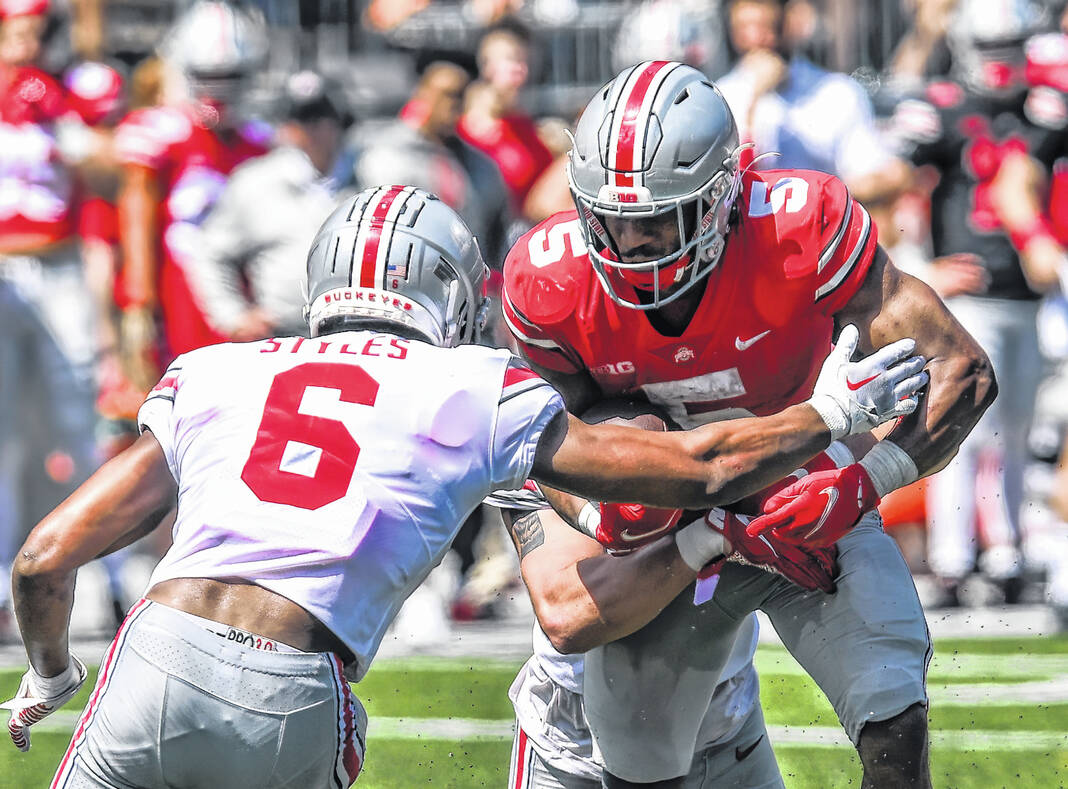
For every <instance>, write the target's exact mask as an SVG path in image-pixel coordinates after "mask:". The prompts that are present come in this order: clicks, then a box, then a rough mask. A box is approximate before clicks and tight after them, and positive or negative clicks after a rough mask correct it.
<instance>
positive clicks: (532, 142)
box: [456, 115, 553, 210]
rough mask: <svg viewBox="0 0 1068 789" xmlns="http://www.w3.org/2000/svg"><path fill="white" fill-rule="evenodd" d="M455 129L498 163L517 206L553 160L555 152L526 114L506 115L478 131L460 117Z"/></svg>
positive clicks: (518, 207)
mask: <svg viewBox="0 0 1068 789" xmlns="http://www.w3.org/2000/svg"><path fill="white" fill-rule="evenodd" d="M456 132H457V133H458V134H459V135H460V137H461V138H463V139H464V140H465V141H466V142H468V143H469V144H471V145H473V146H474V147H476V148H478V149H479V150H480V151H482V153H484V154H486V156H488V157H489V158H491V159H492V160H493V161H494V162H496V163H497V167H499V168H500V171H501V176H502V177H503V178H504V183H505V185H506V186H507V187H508V191H509V192H510V193H511V195H512V202H513V203H514V204H515V208H516V210H519V209H521V208H522V207H523V201H524V200H526V199H527V193H528V192H530V188H531V187H532V186H534V182H535V181H537V180H538V178H540V177H541V174H542V173H543V172H545V169H546V168H547V167H548V166H549V165H550V164H552V162H553V155H552V153H551V152H550V151H549V149H548V148H546V147H545V143H543V142H542V141H541V138H540V137H538V130H537V128H535V126H534V122H533V121H531V119H530V118H528V117H527V116H526V115H506V116H505V117H503V118H501V119H500V120H498V121H497V122H496V124H494V125H493V127H492V128H491V129H489V130H488V131H486V132H484V133H481V134H477V135H476V134H475V133H474V131H473V130H472V129H471V127H470V126H468V124H467V123H465V122H464V119H463V118H460V122H459V124H457V126H456Z"/></svg>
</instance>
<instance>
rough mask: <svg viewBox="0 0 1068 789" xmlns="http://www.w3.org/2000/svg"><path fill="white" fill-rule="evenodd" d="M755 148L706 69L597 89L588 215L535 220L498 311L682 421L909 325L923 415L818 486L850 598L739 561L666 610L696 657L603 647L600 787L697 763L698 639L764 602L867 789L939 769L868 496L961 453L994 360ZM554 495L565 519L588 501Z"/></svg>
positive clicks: (598, 656)
mask: <svg viewBox="0 0 1068 789" xmlns="http://www.w3.org/2000/svg"><path fill="white" fill-rule="evenodd" d="M739 153H740V151H739V145H738V136H737V131H736V127H735V124H734V119H733V118H732V116H731V114H730V111H729V109H728V108H727V106H726V104H725V103H724V101H723V99H722V96H721V95H720V93H719V92H718V90H716V88H715V87H714V86H713V85H712V83H711V82H709V81H708V79H707V78H706V77H705V76H704V75H702V74H701V73H700V72H698V71H696V70H694V69H692V68H689V67H687V66H684V65H682V64H679V63H673V62H667V61H654V62H646V63H641V64H639V65H637V66H634V67H632V68H629V69H627V70H625V71H624V72H622V73H621V74H620V75H619V76H617V77H616V78H615V79H614V80H612V81H611V82H610V83H609V84H607V85H605V86H604V87H603V88H602V89H601V90H599V91H598V92H597V94H596V95H595V96H594V98H593V99H592V101H591V102H590V104H589V105H588V106H587V108H586V110H585V112H584V113H583V115H582V117H581V119H580V120H579V123H578V127H577V129H576V133H575V143H574V146H573V148H572V151H571V157H570V161H569V166H568V178H569V181H570V184H571V189H572V194H573V196H574V199H575V203H576V207H577V211H576V212H567V213H562V214H557V215H556V216H553V217H551V218H550V219H548V220H546V221H545V222H543V223H541V224H540V225H538V226H537V227H535V228H534V229H533V230H531V231H530V232H529V233H528V234H527V235H526V236H524V237H523V238H521V239H520V240H519V241H518V242H517V244H516V245H515V247H513V249H512V251H511V253H510V254H509V257H508V260H507V262H506V265H505V292H504V300H505V303H504V312H505V316H506V318H507V321H508V324H509V326H510V328H511V330H512V332H513V333H514V335H515V337H516V339H517V340H518V342H519V345H520V347H521V349H522V350H523V352H524V353H525V354H526V356H527V357H528V358H529V360H530V361H531V362H532V363H533V364H534V366H535V367H536V369H537V370H538V371H539V372H540V373H541V374H542V375H544V376H545V377H546V378H547V379H549V380H551V381H552V382H553V383H554V385H556V386H557V388H558V389H559V390H560V391H561V392H562V393H563V394H564V397H565V400H566V401H567V404H568V407H569V408H570V409H571V410H572V411H577V412H581V411H582V410H584V409H586V408H587V407H589V405H590V404H591V403H593V402H595V401H596V400H598V399H601V398H603V397H605V396H613V395H618V394H622V393H630V394H634V395H641V396H644V397H645V398H647V399H648V400H650V401H651V402H653V403H655V404H657V405H660V406H661V407H662V408H664V409H666V410H667V411H668V413H669V414H670V415H671V416H672V417H673V418H674V419H675V420H676V421H677V422H679V423H680V424H682V425H683V426H690V425H693V424H697V423H701V422H707V421H713V420H723V419H729V418H732V417H736V416H742V415H750V414H755V415H757V416H761V415H766V414H771V413H773V412H774V411H776V410H778V409H780V408H782V407H783V406H785V405H786V404H788V403H792V402H798V401H800V400H803V399H804V398H806V397H807V396H808V393H809V392H810V391H811V387H812V386H813V382H814V381H815V380H816V378H817V374H818V372H819V370H818V368H819V361H820V359H821V357H822V356H823V354H824V353H825V352H826V350H827V348H828V347H829V345H830V343H831V341H832V339H833V338H834V336H835V334H836V333H837V331H838V330H840V329H841V327H843V326H845V325H847V324H856V326H857V327H858V328H859V333H860V336H859V347H860V348H861V350H863V351H870V350H871V349H872V348H873V347H879V346H881V345H884V344H886V343H888V342H890V341H893V340H896V339H898V338H900V337H902V336H904V334H905V333H908V334H909V335H911V336H914V337H915V338H916V341H917V350H918V352H919V353H922V354H923V355H924V356H926V357H927V358H928V359H929V360H930V362H929V364H928V370H929V372H930V374H931V383H930V387H929V390H928V391H927V393H926V395H925V398H924V401H923V406H922V407H921V408H919V409H917V411H916V412H915V413H914V414H913V415H911V416H909V417H906V418H905V419H903V420H901V421H900V422H899V423H898V424H897V425H896V427H895V428H894V429H893V430H892V431H891V432H890V434H889V437H888V438H887V437H884V438H883V440H881V441H879V442H878V443H875V444H874V446H873V447H872V448H871V450H870V451H867V452H866V454H864V456H863V458H862V459H861V461H860V463H859V466H858V467H854V464H852V463H849V464H847V465H846V468H847V469H849V471H848V473H845V472H843V473H841V474H834V475H832V476H833V478H832V479H831V480H830V481H829V482H828V484H827V485H826V486H824V488H823V489H821V491H820V492H819V493H820V495H822V496H823V497H824V498H825V506H824V509H823V511H822V512H821V515H820V517H821V518H822V519H823V522H824V524H826V523H832V524H834V526H833V528H834V529H835V530H837V531H838V532H844V533H845V534H844V536H843V537H842V538H841V539H840V540H839V541H838V542H837V544H836V547H837V549H838V556H837V560H838V566H839V574H838V577H837V593H836V594H834V595H827V594H825V593H823V592H820V591H806V590H803V589H801V588H799V587H797V586H794V585H791V584H790V583H789V582H787V581H786V580H785V579H784V578H783V577H781V576H780V575H777V574H773V573H767V572H765V571H763V570H760V569H757V568H754V567H751V566H744V565H741V564H738V563H734V562H728V563H727V564H726V565H724V566H723V568H722V570H721V572H720V574H719V580H718V584H717V585H716V586H715V588H714V594H713V596H712V599H711V603H710V604H708V605H703V606H694V607H689V608H687V609H685V610H683V609H681V608H678V607H675V608H671V609H668V611H667V612H666V614H665V615H669V614H670V615H673V616H676V617H677V621H676V622H675V626H677V627H679V628H689V632H690V633H692V644H691V646H690V649H689V650H687V651H686V653H685V660H680V653H679V652H678V643H677V642H675V641H673V642H672V646H671V650H672V651H671V654H667V653H665V652H663V650H662V647H661V645H660V644H659V643H657V642H656V640H655V639H653V638H647V639H643V638H642V637H641V635H642V632H645V631H640V632H639V633H637V634H635V635H633V636H631V637H630V638H628V639H626V640H624V641H618V642H614V643H611V644H608V645H606V646H604V647H600V648H598V649H594V650H593V651H591V652H590V653H588V654H587V657H586V676H585V685H584V691H585V695H586V704H587V707H586V713H587V716H588V718H589V722H590V724H591V728H592V730H593V733H594V736H595V737H596V739H597V742H598V745H599V747H600V750H601V752H602V755H603V756H604V759H605V765H606V767H605V771H606V775H605V779H604V780H605V782H606V785H608V786H629V785H633V784H638V785H640V784H642V783H651V782H656V781H660V782H671V781H676V782H677V781H678V780H681V779H679V776H683V775H685V773H686V771H687V769H688V768H689V764H690V758H691V756H692V753H691V752H690V746H691V745H692V743H693V737H692V735H694V734H695V731H696V728H695V727H697V726H698V725H699V722H700V715H701V712H702V711H703V709H704V706H703V702H698V703H695V699H707V698H708V697H709V693H710V692H711V685H710V684H709V682H711V681H712V680H714V679H715V677H716V676H717V674H716V672H715V671H714V670H710V669H709V666H707V665H704V664H703V662H702V661H703V658H704V656H705V655H707V654H708V651H707V650H706V649H705V644H706V643H707V642H708V641H709V639H710V637H711V634H712V631H713V630H714V629H715V628H724V627H726V628H729V627H732V626H737V624H738V623H739V622H741V621H743V620H744V618H745V616H746V615H748V614H749V613H750V612H751V611H753V610H754V609H756V608H760V609H762V610H764V611H765V613H767V614H768V616H769V617H770V618H771V620H772V623H773V624H774V625H775V627H776V629H777V631H778V633H779V635H780V637H781V638H782V640H783V642H784V643H785V644H786V645H787V647H788V648H789V649H790V651H791V652H792V653H793V655H794V656H795V657H796V658H797V659H798V660H799V662H800V663H801V664H802V665H803V666H804V667H805V669H806V670H807V671H808V672H809V674H811V676H812V677H813V679H815V680H816V682H817V683H818V684H819V685H820V687H821V688H822V689H823V691H824V692H825V693H826V694H827V696H828V698H829V700H830V701H831V703H832V704H833V705H834V707H835V710H836V712H837V713H838V716H839V718H840V720H841V721H842V724H843V726H844V727H845V729H846V731H847V733H848V734H849V736H850V738H851V739H852V741H853V742H854V744H855V745H856V746H857V749H858V751H859V753H860V757H861V761H862V763H863V766H864V772H865V779H864V780H865V786H889V785H894V786H903V785H909V786H927V785H929V782H930V778H929V768H928V761H927V715H926V706H927V695H926V689H925V674H926V666H927V662H928V660H929V658H930V654H931V652H930V650H931V644H930V639H929V637H928V634H927V629H926V625H925V621H924V618H923V611H922V609H921V607H920V603H919V600H918V599H917V596H916V592H915V588H914V586H913V584H912V581H911V578H910V577H909V574H908V569H907V567H906V565H905V563H904V561H903V560H902V558H901V556H900V554H899V553H898V551H897V548H896V547H895V546H894V544H893V541H892V540H891V539H890V538H889V537H887V536H886V535H885V534H884V533H883V530H882V527H881V523H880V522H879V519H878V515H877V513H875V512H874V511H871V510H868V511H867V512H865V511H864V509H865V506H866V505H870V503H871V501H872V499H873V497H874V498H878V497H879V496H881V495H883V494H885V493H886V492H887V491H889V490H892V489H894V488H896V487H899V486H901V485H904V484H906V483H908V482H911V481H912V480H914V479H916V478H917V477H918V476H920V475H923V474H927V473H930V472H931V471H933V470H935V469H937V468H938V467H939V466H940V465H941V464H943V463H944V462H945V461H946V460H947V459H948V458H949V457H951V456H952V455H953V453H954V452H955V450H956V447H957V446H958V444H959V443H960V441H961V440H962V439H963V438H964V436H965V435H966V434H967V433H968V431H969V430H970V429H971V427H972V426H973V425H974V424H975V422H976V420H977V419H978V418H979V416H980V415H981V414H982V413H983V411H984V410H985V409H986V408H987V406H988V405H989V404H990V402H991V401H992V400H993V398H994V396H995V393H996V384H995V382H994V377H993V374H992V372H991V369H990V364H989V361H988V359H987V357H986V355H985V354H984V352H983V351H982V349H981V348H980V347H979V346H978V345H977V344H976V343H975V341H974V340H973V339H972V338H971V337H970V336H969V335H968V334H967V333H966V332H965V331H964V330H963V329H962V328H961V327H960V325H959V324H958V323H957V322H956V321H955V320H954V319H953V318H952V316H951V315H950V314H949V313H948V312H947V311H946V309H945V308H944V306H943V305H942V303H941V301H940V300H939V299H938V297H937V296H936V295H935V294H934V293H933V292H932V291H931V290H930V289H929V288H927V287H926V286H925V285H923V284H922V283H920V282H919V281H917V280H915V279H913V278H912V277H909V276H907V275H904V274H902V273H901V272H899V271H898V270H897V269H896V268H894V266H893V265H892V264H891V263H890V262H889V261H888V259H887V258H886V255H885V253H883V252H882V251H881V249H880V248H879V245H878V242H877V232H876V228H875V227H874V226H873V225H872V223H871V220H870V218H869V216H868V213H867V212H866V211H865V210H864V208H863V207H862V206H861V205H860V204H859V203H857V202H856V201H855V200H853V199H852V198H851V196H850V195H849V193H848V191H847V190H846V188H845V187H844V186H843V184H842V183H841V182H840V181H839V180H838V179H837V178H835V177H833V176H830V175H827V174H824V173H818V172H810V171H800V170H777V171H776V170H769V171H761V172H742V171H741V170H740V169H739V166H738V158H739ZM843 333H844V332H843ZM838 435H841V433H840V432H839V433H838ZM858 480H859V481H861V482H862V484H863V485H864V486H866V487H865V488H864V489H862V490H861V491H860V495H858V491H857V489H856V488H855V487H853V486H854V485H855V484H857V482H858ZM847 486H849V487H848V489H847ZM552 500H553V502H554V505H555V506H556V507H557V509H558V511H561V512H563V513H564V514H565V515H567V516H568V517H570V518H571V519H574V518H575V517H576V515H577V513H579V512H580V511H581V509H582V506H583V502H582V501H581V500H576V499H575V498H574V497H567V496H563V495H555V494H554V495H553V497H552ZM684 522H685V521H684ZM817 525H818V522H813V523H812V524H811V526H809V528H808V529H805V530H803V531H802V530H801V529H800V527H798V528H791V529H790V530H789V532H790V533H791V534H792V535H793V536H794V538H795V539H796V538H797V537H796V535H797V533H798V532H800V533H801V534H802V535H805V534H807V533H808V532H809V531H811V530H812V529H813V528H814V527H816V526H817ZM743 531H744V530H743ZM753 539H757V538H756V537H754V538H753ZM732 542H733V541H732ZM662 616H663V615H662ZM662 627H663V626H662V625H659V626H658V628H657V629H661V630H662ZM709 659H713V658H712V657H711V656H709ZM665 666H669V667H673V668H672V669H671V670H665ZM650 676H655V680H651V679H650ZM702 694H703V695H702ZM664 732H671V733H672V736H671V737H670V738H666V737H665V736H664ZM668 739H670V740H671V741H672V742H665V740H668ZM657 785H658V786H668V785H673V784H670V783H658V784H657Z"/></svg>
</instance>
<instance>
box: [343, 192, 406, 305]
mask: <svg viewBox="0 0 1068 789" xmlns="http://www.w3.org/2000/svg"><path fill="white" fill-rule="evenodd" d="M414 191H415V187H413V186H383V187H381V188H379V190H378V191H377V192H375V193H374V195H373V196H372V197H371V199H370V200H368V201H367V205H365V206H364V209H363V212H362V214H361V218H360V229H359V231H358V232H357V234H356V243H355V245H354V246H353V262H354V263H355V262H356V261H359V267H360V276H359V281H358V282H355V281H352V279H351V278H350V282H351V284H352V285H354V286H359V287H361V288H382V287H385V284H386V275H387V273H388V274H393V275H394V276H405V277H406V276H407V274H408V272H407V268H408V266H407V260H405V263H404V266H403V269H404V271H403V273H400V272H396V273H395V272H393V271H392V270H389V268H390V267H387V265H386V264H387V261H388V260H389V252H390V247H391V245H392V243H393V227H394V223H395V222H396V221H397V217H398V216H400V214H401V212H403V211H404V206H405V204H406V203H407V202H408V199H409V198H410V197H411V196H412V193H413V192H414Z"/></svg>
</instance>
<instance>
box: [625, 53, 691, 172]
mask: <svg viewBox="0 0 1068 789" xmlns="http://www.w3.org/2000/svg"><path fill="white" fill-rule="evenodd" d="M675 65H677V64H674V63H672V62H671V61H667V60H654V61H652V62H651V63H649V64H647V65H646V66H645V67H644V68H643V69H641V73H639V74H638V77H637V79H635V80H634V82H633V85H632V86H631V89H630V91H629V93H628V92H627V91H625V90H624V91H623V92H622V93H621V95H620V98H621V99H623V97H624V95H626V98H625V100H624V101H623V102H622V104H623V111H622V116H621V118H620V120H619V122H618V129H619V131H618V132H617V133H616V141H615V145H614V146H613V148H614V150H613V153H614V154H615V167H614V168H613V169H614V170H615V171H616V172H615V178H616V183H615V185H616V186H634V176H633V175H628V174H625V173H629V172H633V171H634V170H635V169H637V166H636V164H637V165H641V162H637V163H636V162H635V155H634V154H635V149H636V148H637V147H638V146H637V143H638V140H639V139H640V140H641V142H642V146H643V147H644V143H645V127H646V124H647V123H648V122H649V106H648V103H647V102H646V98H647V97H648V95H649V93H650V86H651V85H652V84H653V81H654V80H655V79H656V76H657V75H658V74H659V73H660V72H661V71H662V70H664V69H665V68H666V67H668V66H675ZM616 107H617V109H616V111H617V112H619V105H618V104H617V105H616Z"/></svg>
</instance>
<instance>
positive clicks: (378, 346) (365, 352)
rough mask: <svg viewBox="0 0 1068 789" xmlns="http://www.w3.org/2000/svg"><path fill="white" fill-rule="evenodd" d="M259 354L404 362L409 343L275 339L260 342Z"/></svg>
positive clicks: (392, 339)
mask: <svg viewBox="0 0 1068 789" xmlns="http://www.w3.org/2000/svg"><path fill="white" fill-rule="evenodd" d="M261 344H262V346H263V347H261V348H260V353H300V354H305V355H311V354H314V355H323V354H340V355H344V356H376V357H379V358H382V359H406V358H408V348H409V347H410V345H411V343H410V341H409V340H406V339H404V338H403V337H390V336H389V335H384V334H374V335H372V336H371V337H369V338H368V339H366V340H362V339H361V341H360V342H353V343H349V342H341V340H340V339H336V340H322V339H319V338H317V337H313V338H312V339H308V338H306V337H276V338H272V339H269V340H263V341H262V343H261Z"/></svg>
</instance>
